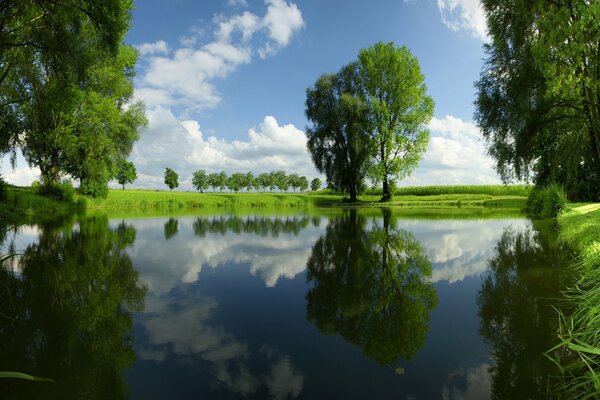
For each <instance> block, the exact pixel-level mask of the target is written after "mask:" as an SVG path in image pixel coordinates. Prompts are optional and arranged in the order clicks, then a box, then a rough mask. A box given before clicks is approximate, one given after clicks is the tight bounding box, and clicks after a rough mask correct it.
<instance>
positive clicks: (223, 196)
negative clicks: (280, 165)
mask: <svg viewBox="0 0 600 400" xmlns="http://www.w3.org/2000/svg"><path fill="white" fill-rule="evenodd" d="M318 200H320V197H319V196H316V197H315V198H312V197H309V196H307V195H305V194H294V193H194V192H167V191H152V190H110V191H109V194H108V197H107V198H106V199H86V206H87V208H106V209H108V208H141V209H158V210H161V209H162V210H164V209H195V208H223V207H227V208H231V207H246V208H248V207H309V206H312V205H313V204H314V203H315V202H316V201H318Z"/></svg>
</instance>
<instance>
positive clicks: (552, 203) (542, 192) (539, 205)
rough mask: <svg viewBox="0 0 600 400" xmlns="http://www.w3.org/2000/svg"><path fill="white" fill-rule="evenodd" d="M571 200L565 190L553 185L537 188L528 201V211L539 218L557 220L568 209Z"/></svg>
mask: <svg viewBox="0 0 600 400" xmlns="http://www.w3.org/2000/svg"><path fill="white" fill-rule="evenodd" d="M568 204H569V200H568V199H567V195H566V193H565V190H564V189H563V188H562V187H561V186H560V185H558V184H556V183H552V184H550V185H548V186H546V187H543V188H539V187H536V188H534V189H533V190H532V191H531V194H530V195H529V198H528V199H527V211H528V212H529V213H530V214H531V215H533V216H535V217H537V218H556V217H557V216H558V215H559V214H560V213H561V212H562V211H564V210H567V209H568Z"/></svg>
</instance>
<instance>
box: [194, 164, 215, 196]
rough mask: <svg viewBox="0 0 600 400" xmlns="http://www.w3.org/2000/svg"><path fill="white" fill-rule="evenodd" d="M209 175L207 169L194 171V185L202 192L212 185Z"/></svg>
mask: <svg viewBox="0 0 600 400" xmlns="http://www.w3.org/2000/svg"><path fill="white" fill-rule="evenodd" d="M210 183H211V182H210V181H209V175H207V174H206V171H205V170H203V169H200V170H198V171H194V174H193V177H192V185H193V186H194V187H195V188H196V190H198V191H199V192H200V193H203V192H204V191H205V190H206V189H208V187H209V186H210Z"/></svg>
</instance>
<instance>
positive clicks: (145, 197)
mask: <svg viewBox="0 0 600 400" xmlns="http://www.w3.org/2000/svg"><path fill="white" fill-rule="evenodd" d="M447 188H450V187H447ZM483 188H485V189H483V190H482V192H484V193H479V194H476V193H468V194H467V193H463V194H454V193H452V194H444V193H439V194H437V195H399V196H396V197H394V199H393V200H392V201H391V202H389V203H385V204H382V203H379V196H378V195H364V196H359V200H360V201H359V202H358V203H354V204H349V203H346V202H344V199H343V197H342V196H341V195H335V194H326V193H323V192H316V193H195V192H167V191H150V190H111V191H110V192H109V195H108V197H107V198H106V199H86V205H87V207H88V208H106V209H112V208H141V209H147V208H151V209H182V208H187V209H193V208H218V207H228V208H229V207H314V206H320V207H332V206H333V207H338V206H347V207H379V206H383V205H386V206H411V207H417V206H419V207H447V206H467V207H482V206H485V207H509V208H522V207H523V206H524V204H525V199H526V198H525V197H524V196H519V195H514V194H513V193H514V192H515V191H514V190H513V189H511V187H510V186H509V187H507V188H506V193H504V194H503V193H500V192H499V191H498V192H497V194H495V195H491V194H488V193H486V192H487V191H488V190H487V189H488V188H489V187H483ZM471 191H472V192H476V191H477V190H476V187H471Z"/></svg>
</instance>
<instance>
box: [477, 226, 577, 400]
mask: <svg viewBox="0 0 600 400" xmlns="http://www.w3.org/2000/svg"><path fill="white" fill-rule="evenodd" d="M570 259H571V256H570V253H569V251H568V250H567V249H566V248H564V247H563V246H562V245H561V244H560V243H559V242H558V241H556V235H555V234H554V233H553V232H549V226H548V224H547V223H539V222H538V223H535V224H533V229H526V230H515V229H511V228H507V229H505V230H504V232H503V234H502V237H501V239H500V241H499V242H498V244H497V246H496V255H495V256H494V257H492V258H491V259H490V260H489V262H488V265H489V269H490V274H489V275H488V276H487V278H486V279H485V281H484V282H483V284H482V287H481V290H480V292H479V296H478V305H479V316H480V318H481V320H480V323H481V325H480V331H481V334H482V335H483V336H484V338H485V340H486V341H487V343H488V344H489V345H490V346H491V355H492V359H493V361H494V363H493V366H492V367H491V368H490V371H491V373H492V376H493V377H492V398H494V399H512V398H527V399H547V398H548V396H549V394H548V391H550V392H551V391H552V390H551V389H552V388H551V384H552V382H551V381H550V380H549V376H551V375H556V373H557V371H556V369H555V367H554V365H553V364H552V363H551V362H550V361H549V360H548V359H547V358H546V357H545V356H544V352H546V351H547V350H548V349H550V348H551V347H552V346H553V345H554V344H555V342H556V332H557V313H556V310H555V309H554V308H553V306H556V303H557V299H558V298H559V297H560V295H561V290H564V288H565V287H567V286H568V285H569V281H568V275H567V274H566V273H565V267H566V266H567V265H568V262H569V261H570Z"/></svg>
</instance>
